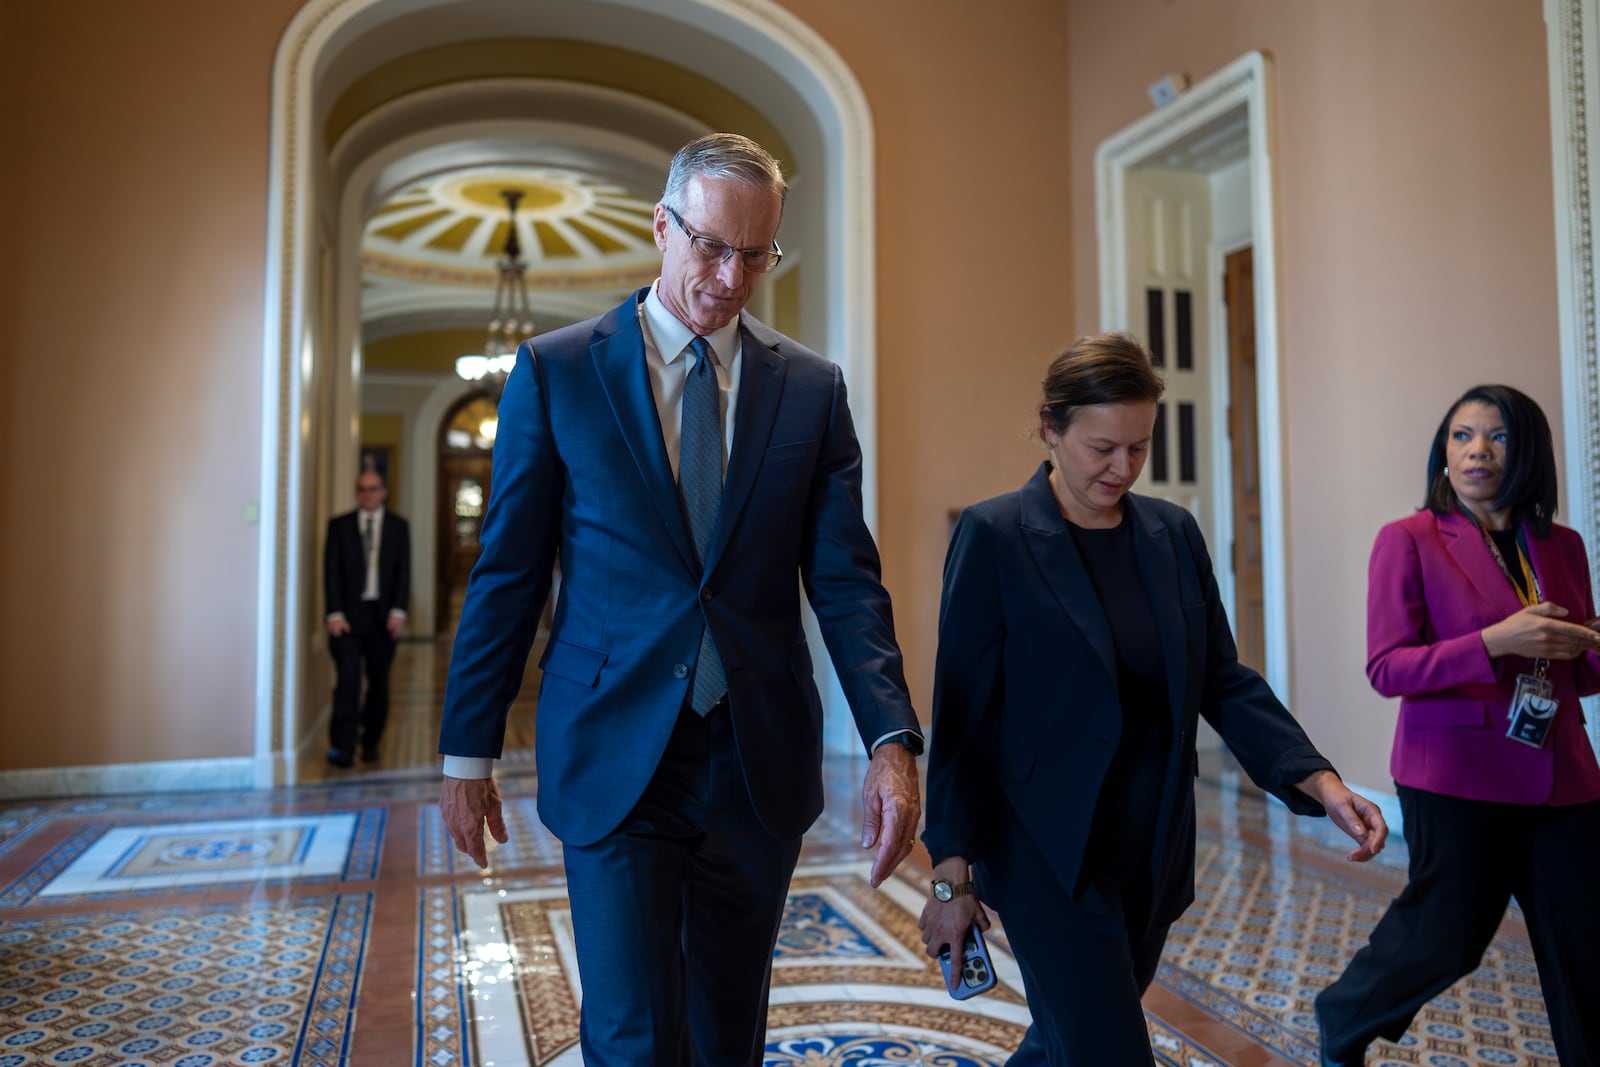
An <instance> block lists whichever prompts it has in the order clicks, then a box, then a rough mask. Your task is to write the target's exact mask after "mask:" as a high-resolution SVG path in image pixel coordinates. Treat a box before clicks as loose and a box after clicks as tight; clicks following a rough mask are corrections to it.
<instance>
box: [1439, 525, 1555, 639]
mask: <svg viewBox="0 0 1600 1067" xmlns="http://www.w3.org/2000/svg"><path fill="white" fill-rule="evenodd" d="M1438 523H1439V537H1440V538H1441V539H1442V540H1443V541H1444V543H1445V547H1446V548H1447V549H1448V550H1449V552H1450V557H1451V558H1452V559H1454V560H1455V561H1456V566H1458V567H1460V568H1461V569H1462V571H1463V572H1465V574H1466V576H1467V578H1468V579H1469V580H1470V581H1471V582H1472V587H1473V588H1474V589H1476V590H1477V591H1478V595H1479V596H1481V597H1483V599H1484V600H1486V601H1487V602H1488V603H1489V604H1490V605H1491V606H1492V607H1493V608H1494V609H1495V610H1496V611H1498V612H1501V613H1503V614H1505V615H1510V614H1513V613H1514V612H1517V611H1520V610H1522V601H1521V600H1519V599H1518V598H1517V593H1516V590H1515V589H1513V588H1512V587H1511V581H1510V579H1508V578H1507V577H1506V576H1505V575H1504V574H1501V573H1500V567H1499V565H1498V564H1496V563H1495V561H1494V557H1493V556H1492V555H1490V554H1489V548H1488V546H1487V545H1485V544H1484V543H1483V534H1481V533H1479V532H1478V528H1477V527H1476V526H1474V525H1472V520H1471V519H1468V518H1467V517H1466V516H1464V515H1440V516H1438ZM1513 562H1514V561H1512V560H1507V561H1506V563H1507V564H1508V565H1511V564H1513ZM1580 621H1581V620H1580Z"/></svg>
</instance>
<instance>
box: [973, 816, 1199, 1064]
mask: <svg viewBox="0 0 1600 1067" xmlns="http://www.w3.org/2000/svg"><path fill="white" fill-rule="evenodd" d="M1005 819H1006V821H1005V823H1004V825H1002V826H1000V827H997V828H996V830H995V832H994V834H993V835H992V838H993V840H994V842H995V844H996V846H997V847H996V848H995V850H994V854H993V855H990V856H989V857H988V858H987V859H986V860H985V861H984V862H983V863H982V864H981V865H980V866H979V867H978V872H977V877H978V879H979V891H980V893H982V894H983V899H984V900H987V901H990V902H992V903H993V904H994V905H995V907H996V909H997V910H998V911H999V912H1000V918H1001V919H1002V920H1003V921H1004V923H1005V934H1006V940H1007V941H1008V943H1009V944H1010V946H1011V952H1012V955H1014V956H1015V957H1016V959H1017V964H1018V966H1019V967H1020V969H1021V971H1022V982H1023V986H1024V988H1025V989H1026V991H1027V996H1028V1010H1029V1011H1030V1012H1032V1013H1033V1025H1032V1026H1030V1027H1028V1032H1027V1033H1026V1034H1024V1035H1023V1038H1022V1043H1021V1044H1020V1045H1019V1046H1018V1047H1017V1051H1016V1052H1015V1053H1014V1054H1013V1055H1012V1056H1011V1058H1010V1059H1009V1060H1007V1061H1006V1063H1007V1067H1108V1065H1110V1064H1115V1065H1116V1067H1138V1065H1140V1064H1153V1063H1154V1062H1155V1061H1154V1058H1153V1057H1152V1055H1151V1052H1150V1031H1149V1029H1148V1027H1147V1026H1146V1025H1145V1021H1144V1009H1143V1007H1142V1006H1141V1005H1140V1002H1139V1001H1140V997H1142V996H1143V995H1144V991H1145V990H1146V989H1147V988H1148V987H1149V985H1150V982H1151V980H1152V979H1154V978H1155V973H1156V965H1157V964H1158V963H1159V962H1160V960H1161V950H1162V948H1163V947H1164V946H1165V945H1166V941H1167V931H1168V929H1169V927H1168V926H1167V925H1166V924H1164V923H1160V924H1154V925H1152V924H1151V923H1150V921H1149V907H1150V905H1149V901H1150V891H1149V889H1148V887H1147V886H1143V885H1128V886H1124V885H1121V884H1119V883H1118V882H1117V881H1116V880H1114V879H1113V878H1111V877H1105V876H1102V877H1096V876H1095V875H1094V873H1093V872H1088V871H1086V872H1085V877H1084V884H1083V887H1082V889H1081V890H1080V891H1079V892H1078V893H1076V894H1071V893H1068V892H1067V891H1066V889H1065V888H1064V887H1063V886H1062V885H1061V883H1060V882H1059V881H1058V880H1057V879H1056V876H1055V874H1054V872H1053V871H1051V869H1050V867H1049V863H1048V861H1047V860H1046V859H1045V857H1044V854H1043V853H1042V852H1041V851H1040V849H1039V845H1038V844H1037V843H1036V842H1035V841H1034V840H1033V839H1032V838H1031V837H1030V836H1029V835H1028V834H1027V832H1026V831H1025V830H1023V829H1022V826H1021V822H1020V820H1019V819H1018V818H1017V816H1016V815H1015V813H1013V812H1011V811H1010V810H1009V809H1007V811H1006V816H1005ZM1128 837H1129V838H1135V837H1138V835H1136V834H1132V833H1130V834H1129V835H1128ZM1145 840H1147V838H1145ZM1141 855H1144V856H1148V852H1144V851H1141ZM1101 859H1102V860H1104V859H1106V857H1101ZM1116 859H1118V860H1126V859H1127V857H1117V858H1116ZM1103 866H1106V867H1108V868H1123V869H1132V868H1133V867H1134V866H1135V865H1134V864H1133V863H1131V862H1115V863H1105V864H1103Z"/></svg>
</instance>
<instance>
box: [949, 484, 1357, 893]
mask: <svg viewBox="0 0 1600 1067" xmlns="http://www.w3.org/2000/svg"><path fill="white" fill-rule="evenodd" d="M1049 473H1050V469H1049V465H1048V464H1045V465H1042V466H1041V467H1040V468H1039V470H1038V471H1037V472H1036V473H1035V474H1034V476H1033V477H1032V478H1031V479H1030V480H1029V481H1028V483H1027V484H1026V485H1024V486H1023V487H1022V489H1021V490H1020V491H1018V492H1015V493H1008V494H1006V495H1004V496H1000V497H996V498H994V499H993V500H988V501H985V502H984V503H981V504H977V505H974V506H973V507H971V508H968V509H967V510H966V511H964V512H963V513H962V515H961V518H960V520H959V521H958V522H957V524H956V529H955V533H954V535H953V537H952V540H951V544H950V551H949V555H948V556H947V557H946V560H945V573H944V595H943V599H942V601H941V604H940V610H939V652H938V660H937V663H936V666H935V672H934V690H933V742H932V748H931V750H930V752H929V757H928V815H927V824H926V829H925V830H924V832H923V835H922V837H923V842H924V843H925V844H926V845H927V846H928V852H929V853H930V854H931V856H932V858H933V861H934V862H935V863H937V862H939V861H940V860H942V859H944V858H946V857H948V856H962V857H965V858H966V859H967V860H969V861H974V862H975V863H976V864H977V865H978V870H979V875H980V881H982V880H983V879H982V875H983V873H984V870H985V867H989V866H993V867H999V868H1004V867H1008V866H1009V864H1008V863H1006V862H1004V860H1005V859H1006V858H1007V857H1001V856H996V855H995V854H994V850H995V849H996V848H997V847H1003V845H1001V844H1000V843H1001V842H1004V841H1005V840H1006V839H1007V838H1008V837H1009V836H1010V834H1011V833H1013V832H1014V831H1015V830H1016V829H1017V828H1016V827H1015V826H1014V825H1007V826H1006V827H1003V828H1002V827H999V826H998V824H997V820H1002V819H1004V820H1012V819H1015V820H1018V821H1020V823H1021V827H1020V829H1021V831H1022V832H1023V833H1025V834H1027V835H1028V837H1029V838H1030V839H1031V841H1032V843H1033V844H1034V846H1036V848H1037V849H1038V851H1039V852H1040V853H1041V854H1042V855H1043V856H1044V857H1045V858H1046V859H1047V861H1048V862H1049V864H1050V869H1051V873H1053V874H1054V876H1055V878H1056V880H1057V881H1058V882H1059V884H1060V885H1061V886H1062V887H1064V888H1065V889H1066V891H1067V892H1068V893H1074V894H1075V893H1076V892H1077V891H1078V888H1079V886H1078V881H1079V874H1080V873H1081V871H1082V864H1083V857H1084V849H1085V846H1086V844H1087V843H1088V839H1089V829H1090V826H1091V825H1092V823H1093V820H1094V813H1095V805H1096V802H1097V800H1098V798H1099V795H1100V787H1101V784H1102V783H1103V782H1104V781H1105V777H1106V771H1107V769H1108V768H1109V766H1110V764H1111V757H1112V755H1113V754H1114V753H1115V752H1116V748H1117V740H1118V738H1119V737H1120V735H1121V729H1122V710H1121V704H1120V701H1119V698H1118V695H1117V665H1116V650H1115V647H1114V645H1113V643H1112V637H1111V625H1110V623H1109V622H1107V620H1106V616H1105V612H1104V611H1103V610H1102V609H1101V607H1100V600H1099V597H1098V596H1097V595H1096V593H1095V589H1094V585H1093V584H1092V583H1091V581H1090V579H1089V572H1088V571H1087V570H1086V569H1085V567H1084V565H1083V561H1082V558H1081V557H1080V556H1079V555H1078V550H1077V547H1076V545H1074V544H1073V540H1072V534H1071V532H1070V531H1069V530H1068V529H1067V524H1066V521H1065V520H1064V519H1062V517H1061V513H1060V510H1059V509H1058V507H1057V505H1056V500H1055V495H1054V494H1053V493H1052V492H1051V489H1050V481H1049ZM1124 499H1125V508H1126V510H1125V513H1124V519H1123V521H1124V522H1129V523H1132V524H1133V538H1134V554H1135V558H1136V559H1137V560H1138V563H1139V570H1140V575H1141V577H1142V578H1143V580H1144V586H1145V589H1146V590H1148V592H1149V596H1150V607H1151V609H1152V611H1153V613H1154V615H1155V618H1156V624H1157V626H1158V627H1159V628H1160V632H1161V643H1162V646H1163V648H1164V650H1165V656H1166V666H1167V689H1168V693H1169V700H1170V708H1169V711H1170V713H1171V715H1172V723H1173V730H1172V734H1173V737H1174V739H1175V743H1174V745H1173V748H1172V753H1171V756H1170V757H1169V760H1168V765H1167V774H1166V779H1165V782H1164V785H1163V789H1162V796H1161V803H1160V807H1159V811H1160V813H1161V814H1160V821H1159V822H1158V824H1157V827H1156V832H1155V837H1154V840H1155V849H1156V854H1155V855H1153V856H1152V857H1151V863H1152V876H1153V882H1152V885H1153V886H1154V893H1153V897H1152V903H1153V907H1152V921H1153V922H1155V923H1168V922H1171V921H1172V920H1173V919H1175V918H1176V917H1177V916H1178V915H1179V914H1181V913H1182V911H1183V909H1184V908H1185V907H1187V906H1188V905H1189V903H1190V901H1192V900H1193V899H1194V832H1195V812H1194V775H1195V727H1196V725H1197V724H1198V720H1199V718H1200V717H1201V716H1204V717H1205V719H1206V720H1207V721H1208V722H1210V723H1211V724H1212V725H1213V726H1215V727H1216V728H1217V730H1218V732H1219V733H1221V734H1222V737H1223V740H1225V741H1226V742H1227V743H1228V747H1229V750H1230V751H1231V752H1232V753H1233V755H1234V756H1235V757H1237V758H1238V760H1239V762H1240V764H1241V765H1242V766H1243V767H1244V769H1245V771H1246V772H1247V773H1248V774H1249V775H1250V777H1251V778H1252V779H1253V780H1254V781H1255V782H1256V783H1257V784H1258V785H1260V786H1261V787H1262V788H1263V789H1266V790H1269V791H1270V792H1272V793H1273V794H1275V795H1276V796H1278V797H1279V798H1281V799H1282V800H1283V801H1284V802H1285V803H1287V804H1288V805H1289V807H1290V808H1292V809H1293V810H1295V811H1297V812H1300V813H1302V814H1321V813H1322V807H1321V805H1319V804H1317V803H1316V802H1315V801H1313V800H1311V799H1310V798H1309V797H1307V796H1306V795H1305V794H1303V793H1301V792H1300V791H1299V790H1298V789H1295V788H1294V783H1295V782H1298V781H1300V780H1302V779H1304V778H1305V777H1306V776H1307V775H1309V774H1311V773H1312V772H1313V771H1316V770H1321V769H1331V765H1330V764H1329V763H1328V761H1327V760H1325V759H1323V758H1322V757H1321V755H1319V754H1318V753H1317V750H1316V749H1315V748H1314V747H1313V746H1312V744H1311V742H1310V741H1309V740H1308V739H1307V738H1306V735H1305V732H1304V731H1303V730H1301V728H1300V726H1299V724H1297V723H1296V722H1295V721H1294V719H1293V718H1292V717H1291V716H1290V715H1289V713H1288V711H1287V710H1285V709H1284V707H1283V705H1282V704H1281V703H1279V701H1278V699H1277V697H1275V696H1274V695H1273V693H1272V690H1271V689H1270V688H1269V687H1268V686H1267V684H1266V682H1265V681H1263V680H1262V678H1261V676H1260V675H1259V674H1257V673H1256V672H1255V671H1253V670H1251V669H1250V668H1248V667H1245V666H1243V665H1242V664H1240V663H1239V660H1238V655H1237V652H1236V649H1235V646H1234V643H1233V634H1232V632H1231V631H1230V630H1229V628H1228V620H1227V616H1226V614H1225V612H1224V610H1223V607H1222V602H1221V600H1220V598H1219V597H1218V594H1217V583H1216V579H1215V578H1214V576H1213V574H1212V569H1211V557H1210V556H1209V555H1208V554H1207V552H1206V547H1205V543H1204V540H1203V539H1202V537H1201V535H1200V530H1199V527H1198V526H1197V525H1196V524H1195V521H1194V517H1193V516H1192V515H1190V514H1189V513H1188V512H1187V511H1185V510H1183V509H1182V508H1180V507H1178V506H1177V505H1175V504H1171V503H1168V502H1167V501H1164V500H1157V499H1154V498H1151V497H1144V496H1136V495H1134V494H1131V493H1130V494H1128V496H1127V497H1125V498H1124ZM1013 813H1014V814H1013ZM986 861H990V862H986ZM981 888H982V891H983V892H984V894H985V898H986V899H989V900H991V901H992V902H993V903H994V904H995V905H996V907H998V908H1000V909H1001V911H1002V913H1003V912H1004V910H1005V908H1006V907H1007V906H1008V904H1010V903H1015V904H1017V905H1019V906H1024V905H1025V902H1026V900H1027V896H1028V888H1029V887H1028V886H1026V885H984V886H982V887H981Z"/></svg>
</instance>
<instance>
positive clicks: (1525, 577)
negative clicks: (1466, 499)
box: [1468, 512, 1544, 608]
mask: <svg viewBox="0 0 1600 1067" xmlns="http://www.w3.org/2000/svg"><path fill="white" fill-rule="evenodd" d="M1470 516H1471V513H1470V512H1469V513H1468V517H1470ZM1473 525H1474V526H1476V525H1477V520H1476V519H1474V520H1473ZM1478 533H1479V534H1480V535H1481V536H1482V537H1483V543H1484V544H1485V545H1487V546H1488V547H1489V554H1490V555H1491V556H1493V557H1494V561H1495V563H1496V564H1497V565H1498V566H1499V567H1500V573H1501V574H1503V575H1505V576H1506V581H1508V582H1510V583H1511V588H1512V589H1514V590H1516V593H1517V599H1518V600H1520V601H1522V606H1523V607H1525V608H1531V607H1533V606H1534V605H1535V604H1537V603H1539V602H1540V601H1542V600H1544V590H1543V589H1541V588H1540V587H1539V576H1538V575H1537V574H1534V573H1533V561H1532V560H1530V559H1529V558H1528V548H1527V544H1526V542H1525V541H1524V540H1523V535H1522V528H1521V527H1518V528H1517V564H1518V566H1520V567H1521V568H1522V584H1521V585H1518V584H1517V582H1516V579H1515V578H1512V577H1511V568H1510V567H1508V566H1507V565H1506V558H1505V556H1503V555H1501V554H1500V546H1499V545H1497V544H1495V542H1494V538H1492V537H1490V536H1489V533H1488V531H1487V530H1485V529H1484V528H1483V527H1481V526H1479V527H1478Z"/></svg>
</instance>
